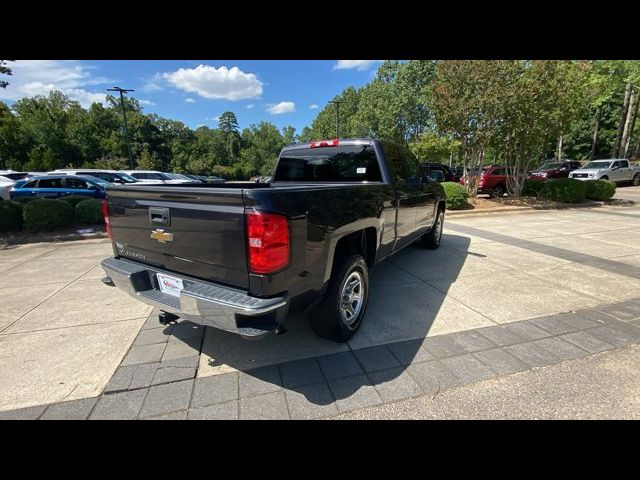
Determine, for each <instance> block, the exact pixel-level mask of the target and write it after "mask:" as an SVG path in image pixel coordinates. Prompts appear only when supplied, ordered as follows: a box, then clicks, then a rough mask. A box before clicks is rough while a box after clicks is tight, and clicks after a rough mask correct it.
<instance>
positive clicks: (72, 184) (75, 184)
mask: <svg viewBox="0 0 640 480" xmlns="http://www.w3.org/2000/svg"><path fill="white" fill-rule="evenodd" d="M65 180H66V182H67V188H73V189H79V190H86V189H87V182H85V181H84V180H80V179H79V178H66V179H65Z"/></svg>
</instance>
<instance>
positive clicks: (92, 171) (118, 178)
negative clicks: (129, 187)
mask: <svg viewBox="0 0 640 480" xmlns="http://www.w3.org/2000/svg"><path fill="white" fill-rule="evenodd" d="M47 175H79V176H81V177H84V176H87V175H88V176H91V177H95V178H100V179H102V180H104V181H105V182H109V183H113V184H120V185H122V184H129V183H131V184H133V183H137V184H140V185H141V184H143V183H145V182H144V181H143V180H137V179H135V178H133V177H132V176H131V175H127V174H126V173H119V172H116V171H115V170H104V169H97V168H85V169H80V170H74V169H72V168H59V169H57V170H53V171H51V172H47Z"/></svg>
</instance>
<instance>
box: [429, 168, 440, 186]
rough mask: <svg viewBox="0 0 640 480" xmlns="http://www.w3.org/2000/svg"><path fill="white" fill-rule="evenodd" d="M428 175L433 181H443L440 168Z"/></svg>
mask: <svg viewBox="0 0 640 480" xmlns="http://www.w3.org/2000/svg"><path fill="white" fill-rule="evenodd" d="M429 177H430V178H431V180H433V181H434V182H438V183H441V182H444V173H442V172H441V171H440V170H434V171H432V172H431V174H430V175H429Z"/></svg>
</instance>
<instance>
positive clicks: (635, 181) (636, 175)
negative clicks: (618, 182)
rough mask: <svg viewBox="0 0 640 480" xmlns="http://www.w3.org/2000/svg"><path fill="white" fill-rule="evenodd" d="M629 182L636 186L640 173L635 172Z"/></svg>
mask: <svg viewBox="0 0 640 480" xmlns="http://www.w3.org/2000/svg"><path fill="white" fill-rule="evenodd" d="M631 184H632V185H633V186H634V187H637V186H638V185H640V173H636V174H635V175H634V176H633V180H631Z"/></svg>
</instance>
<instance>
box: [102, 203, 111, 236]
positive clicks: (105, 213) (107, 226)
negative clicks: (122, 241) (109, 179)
mask: <svg viewBox="0 0 640 480" xmlns="http://www.w3.org/2000/svg"><path fill="white" fill-rule="evenodd" d="M102 216H103V218H104V227H105V230H106V231H107V237H109V240H113V235H111V223H109V204H108V203H107V199H106V198H105V199H104V200H103V201H102Z"/></svg>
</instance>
